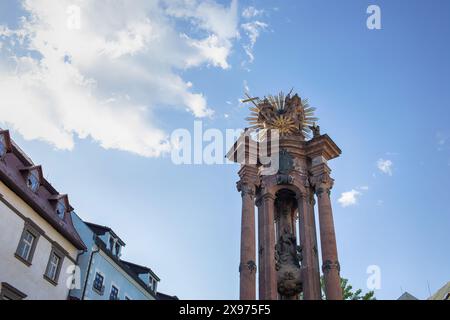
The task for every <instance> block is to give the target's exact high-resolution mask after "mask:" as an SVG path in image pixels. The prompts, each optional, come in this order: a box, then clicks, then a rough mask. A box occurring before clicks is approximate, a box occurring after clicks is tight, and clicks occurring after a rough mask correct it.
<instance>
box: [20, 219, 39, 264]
mask: <svg viewBox="0 0 450 320" xmlns="http://www.w3.org/2000/svg"><path fill="white" fill-rule="evenodd" d="M37 230H38V228H37V227H34V226H33V225H32V222H31V220H30V221H26V222H25V226H24V229H23V231H22V236H21V237H20V241H19V245H18V246H17V250H16V253H15V256H16V258H18V259H19V260H20V261H22V262H23V263H25V264H26V265H28V266H30V265H31V261H32V260H33V255H34V251H35V249H36V245H37V241H38V238H39V232H38V231H37Z"/></svg>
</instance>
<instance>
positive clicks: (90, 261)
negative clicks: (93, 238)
mask: <svg viewBox="0 0 450 320" xmlns="http://www.w3.org/2000/svg"><path fill="white" fill-rule="evenodd" d="M95 247H96V248H97V249H96V250H92V252H91V256H90V257H89V265H88V269H87V272H86V279H85V280H84V286H83V294H82V295H81V300H84V296H85V295H86V286H87V283H88V280H89V272H91V265H92V259H93V257H94V254H95V253H97V252H99V251H100V249H99V248H98V247H97V245H95Z"/></svg>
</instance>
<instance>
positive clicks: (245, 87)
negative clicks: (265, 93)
mask: <svg viewBox="0 0 450 320" xmlns="http://www.w3.org/2000/svg"><path fill="white" fill-rule="evenodd" d="M244 91H245V92H247V93H248V92H250V87H249V86H248V82H247V80H244Z"/></svg>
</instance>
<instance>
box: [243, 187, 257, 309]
mask: <svg viewBox="0 0 450 320" xmlns="http://www.w3.org/2000/svg"><path fill="white" fill-rule="evenodd" d="M241 189H242V191H241V193H242V221H241V263H240V266H239V271H240V275H239V277H240V299H241V300H255V299H256V263H255V260H256V248H255V205H254V201H253V199H254V188H252V187H249V186H243V187H241Z"/></svg>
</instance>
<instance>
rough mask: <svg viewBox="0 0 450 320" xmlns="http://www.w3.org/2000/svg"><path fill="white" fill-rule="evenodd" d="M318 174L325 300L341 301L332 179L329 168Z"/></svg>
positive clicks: (315, 181) (315, 182) (317, 191)
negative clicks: (332, 203)
mask: <svg viewBox="0 0 450 320" xmlns="http://www.w3.org/2000/svg"><path fill="white" fill-rule="evenodd" d="M322 168H323V169H322V170H320V171H321V172H320V174H318V175H315V176H314V177H313V181H314V183H313V184H314V186H315V191H316V194H317V199H318V201H317V202H318V206H319V224H320V242H321V250H322V272H323V277H324V282H325V295H326V297H327V300H342V289H341V284H340V282H341V278H340V275H339V272H340V265H339V260H338V253H337V245H336V234H335V231H334V222H333V211H332V209H331V201H330V190H331V188H332V187H333V179H331V177H330V175H329V171H330V170H329V168H328V167H327V166H326V165H324V166H322Z"/></svg>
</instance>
